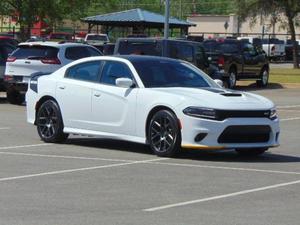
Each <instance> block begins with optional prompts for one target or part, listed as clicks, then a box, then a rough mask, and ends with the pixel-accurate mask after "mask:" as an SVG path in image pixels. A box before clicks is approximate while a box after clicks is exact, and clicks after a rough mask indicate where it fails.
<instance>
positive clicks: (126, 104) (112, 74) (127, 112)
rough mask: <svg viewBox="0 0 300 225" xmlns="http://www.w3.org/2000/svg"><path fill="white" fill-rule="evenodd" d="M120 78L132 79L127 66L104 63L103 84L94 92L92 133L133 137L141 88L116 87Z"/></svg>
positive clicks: (117, 63) (119, 63) (116, 62)
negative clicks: (138, 95) (95, 131)
mask: <svg viewBox="0 0 300 225" xmlns="http://www.w3.org/2000/svg"><path fill="white" fill-rule="evenodd" d="M121 77H124V78H130V79H133V76H132V73H131V72H130V69H129V67H128V66H127V65H126V64H125V63H123V62H118V61H106V62H104V65H103V69H102V74H101V78H100V84H98V85H94V88H93V90H92V119H93V126H94V128H93V129H94V130H97V131H99V132H106V133H114V134H123V135H133V136H134V135H135V117H136V116H135V113H136V96H137V92H138V88H124V87H118V86H116V79H117V78H121Z"/></svg>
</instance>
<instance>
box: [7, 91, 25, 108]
mask: <svg viewBox="0 0 300 225" xmlns="http://www.w3.org/2000/svg"><path fill="white" fill-rule="evenodd" d="M6 99H7V101H8V102H9V103H10V104H14V105H21V104H22V103H23V102H24V100H25V95H23V94H21V93H20V92H19V91H16V90H14V89H8V90H7V91H6Z"/></svg>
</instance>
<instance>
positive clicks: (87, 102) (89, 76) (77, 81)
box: [56, 60, 101, 130]
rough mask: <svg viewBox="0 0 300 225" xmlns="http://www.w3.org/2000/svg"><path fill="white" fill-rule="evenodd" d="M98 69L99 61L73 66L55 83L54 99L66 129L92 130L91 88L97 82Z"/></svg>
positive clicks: (99, 66)
mask: <svg viewBox="0 0 300 225" xmlns="http://www.w3.org/2000/svg"><path fill="white" fill-rule="evenodd" d="M100 68H101V62H100V61H99V60H97V61H91V62H85V63H81V64H78V65H75V66H73V67H70V68H69V69H68V70H67V71H66V73H65V77H64V78H63V79H61V80H60V81H59V82H58V83H57V87H56V99H57V101H58V103H59V106H60V108H61V112H62V115H63V118H64V125H65V126H66V127H69V128H77V129H87V130H90V129H92V126H91V125H92V119H91V118H92V117H91V116H92V114H91V106H92V105H91V100H92V98H91V96H92V87H93V85H94V84H95V83H98V81H99V74H100Z"/></svg>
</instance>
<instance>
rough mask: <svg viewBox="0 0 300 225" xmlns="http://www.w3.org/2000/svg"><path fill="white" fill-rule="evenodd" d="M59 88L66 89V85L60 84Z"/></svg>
mask: <svg viewBox="0 0 300 225" xmlns="http://www.w3.org/2000/svg"><path fill="white" fill-rule="evenodd" d="M58 88H59V89H61V90H64V89H66V86H59V87H58Z"/></svg>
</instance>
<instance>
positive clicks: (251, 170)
mask: <svg viewBox="0 0 300 225" xmlns="http://www.w3.org/2000/svg"><path fill="white" fill-rule="evenodd" d="M151 164H157V165H167V166H182V167H194V168H207V169H221V170H237V171H247V172H261V173H278V174H291V175H300V172H293V171H281V170H262V169H252V168H239V167H226V166H208V165H196V164H181V163H168V162H152V163H151Z"/></svg>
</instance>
